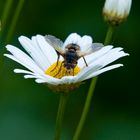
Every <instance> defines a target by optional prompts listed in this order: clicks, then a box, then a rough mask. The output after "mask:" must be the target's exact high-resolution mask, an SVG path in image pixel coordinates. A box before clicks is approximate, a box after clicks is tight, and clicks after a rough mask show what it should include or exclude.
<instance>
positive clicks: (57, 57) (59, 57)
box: [51, 52, 60, 72]
mask: <svg viewBox="0 0 140 140" xmlns="http://www.w3.org/2000/svg"><path fill="white" fill-rule="evenodd" d="M57 56H58V57H57V62H56V65H55V67H54V68H53V69H52V70H51V72H52V71H54V70H55V69H56V67H57V66H58V62H59V58H60V54H59V53H58V52H57Z"/></svg>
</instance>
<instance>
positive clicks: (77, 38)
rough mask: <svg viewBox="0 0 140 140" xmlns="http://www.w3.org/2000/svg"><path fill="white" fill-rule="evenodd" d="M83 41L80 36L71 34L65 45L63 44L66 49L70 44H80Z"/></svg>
mask: <svg viewBox="0 0 140 140" xmlns="http://www.w3.org/2000/svg"><path fill="white" fill-rule="evenodd" d="M80 40H81V36H80V35H78V34H77V33H71V34H70V35H69V36H68V37H67V38H66V40H65V42H64V44H63V48H65V47H66V46H67V45H68V44H71V43H73V44H78V42H80Z"/></svg>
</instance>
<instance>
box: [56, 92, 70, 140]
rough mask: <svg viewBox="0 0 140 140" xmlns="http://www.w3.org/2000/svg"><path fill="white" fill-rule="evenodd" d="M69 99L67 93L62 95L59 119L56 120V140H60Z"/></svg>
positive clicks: (58, 113)
mask: <svg viewBox="0 0 140 140" xmlns="http://www.w3.org/2000/svg"><path fill="white" fill-rule="evenodd" d="M67 98H68V94H65V93H61V94H60V101H59V107H58V112H57V118H56V126H55V135H54V140H60V136H61V130H62V122H63V118H64V112H65V107H66V103H67Z"/></svg>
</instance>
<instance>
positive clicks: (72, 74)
mask: <svg viewBox="0 0 140 140" xmlns="http://www.w3.org/2000/svg"><path fill="white" fill-rule="evenodd" d="M18 40H19V42H20V44H21V45H22V47H23V48H24V49H25V51H26V52H27V53H25V52H23V51H22V50H20V49H19V48H17V47H15V46H12V45H7V46H6V49H7V50H8V51H9V52H10V54H4V56H6V57H8V58H10V59H12V60H14V61H16V62H17V63H19V64H21V65H22V66H24V67H25V68H26V70H24V69H14V72H15V73H22V74H24V78H26V79H27V78H35V82H37V83H46V84H47V85H49V87H51V88H53V89H54V90H56V91H67V90H69V91H70V90H73V89H75V88H76V87H78V86H79V84H80V83H81V82H82V81H85V80H87V79H90V78H93V77H95V76H98V75H99V74H102V73H104V72H106V71H109V70H112V69H115V68H119V67H121V66H123V64H114V65H111V66H108V64H110V63H112V62H114V61H115V60H117V59H119V58H121V57H124V56H127V55H128V53H125V52H124V51H123V50H122V49H123V48H120V47H117V48H113V46H112V45H108V46H103V45H102V44H100V43H93V40H92V38H91V37H90V36H87V35H84V36H83V37H81V36H80V35H78V34H77V33H72V34H70V35H69V36H68V37H67V38H66V40H65V41H64V43H63V42H62V41H61V40H59V39H57V38H56V37H54V36H50V35H47V36H42V35H36V36H33V37H32V38H31V39H29V38H27V37H25V36H20V37H19V38H18ZM70 44H74V45H76V46H78V47H79V52H82V53H85V54H86V52H88V53H87V55H85V56H84V59H83V58H82V57H81V58H79V59H77V64H76V65H75V66H74V68H73V69H68V68H67V67H66V65H65V63H64V60H65V59H66V58H65V57H64V56H63V55H60V58H59V59H58V49H61V50H63V51H65V52H67V51H66V48H67V46H68V45H70ZM98 48H100V49H98ZM92 50H93V51H92ZM89 52H90V53H89ZM77 55H78V52H77ZM57 60H58V61H57ZM85 62H86V63H85ZM86 64H87V65H86Z"/></svg>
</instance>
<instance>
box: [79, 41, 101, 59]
mask: <svg viewBox="0 0 140 140" xmlns="http://www.w3.org/2000/svg"><path fill="white" fill-rule="evenodd" d="M102 47H104V45H103V44H102V43H93V44H92V45H91V46H90V47H89V48H88V49H87V50H86V51H84V52H82V51H78V52H77V54H78V56H79V57H84V56H85V55H89V54H91V53H94V52H96V51H98V50H100V49H101V48H102Z"/></svg>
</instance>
